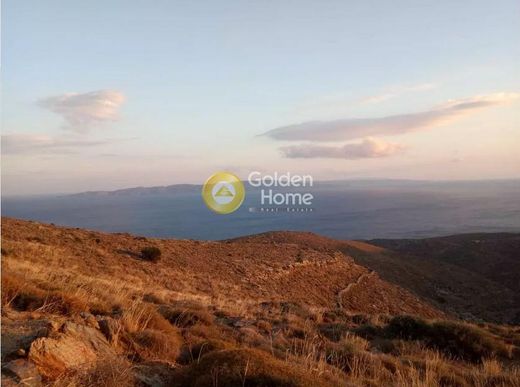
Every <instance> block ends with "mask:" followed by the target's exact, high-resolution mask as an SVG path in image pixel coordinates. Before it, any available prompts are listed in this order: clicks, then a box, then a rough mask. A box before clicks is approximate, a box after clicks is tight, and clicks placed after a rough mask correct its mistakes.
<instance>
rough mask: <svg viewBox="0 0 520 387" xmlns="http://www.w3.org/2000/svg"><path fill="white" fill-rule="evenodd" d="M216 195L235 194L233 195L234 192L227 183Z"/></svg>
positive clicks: (227, 195)
mask: <svg viewBox="0 0 520 387" xmlns="http://www.w3.org/2000/svg"><path fill="white" fill-rule="evenodd" d="M215 196H226V197H233V196H235V195H233V193H232V192H231V191H230V190H229V188H227V187H226V186H225V185H223V186H222V187H220V189H219V190H218V191H217V193H216V194H215Z"/></svg>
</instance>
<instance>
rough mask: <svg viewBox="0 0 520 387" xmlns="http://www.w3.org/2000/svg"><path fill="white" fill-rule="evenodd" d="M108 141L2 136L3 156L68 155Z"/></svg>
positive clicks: (43, 135)
mask: <svg viewBox="0 0 520 387" xmlns="http://www.w3.org/2000/svg"><path fill="white" fill-rule="evenodd" d="M109 142H110V140H97V141H87V140H84V139H78V138H74V137H67V138H55V137H51V136H48V135H46V134H4V135H2V153H3V154H6V155H7V154H21V153H33V154H34V153H36V154H37V153H70V152H72V151H73V150H74V149H77V148H84V147H92V146H97V145H103V144H107V143H109Z"/></svg>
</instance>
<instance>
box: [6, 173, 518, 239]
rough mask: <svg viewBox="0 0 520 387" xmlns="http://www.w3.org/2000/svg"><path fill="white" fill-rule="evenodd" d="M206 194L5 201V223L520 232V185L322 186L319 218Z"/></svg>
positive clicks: (350, 234)
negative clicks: (220, 207) (224, 205)
mask: <svg viewBox="0 0 520 387" xmlns="http://www.w3.org/2000/svg"><path fill="white" fill-rule="evenodd" d="M200 189H201V187H200V186H196V185H176V186H170V187H159V188H136V189H127V190H121V191H113V192H92V193H83V194H76V195H60V196H42V197H3V198H2V216H9V217H15V218H21V219H30V220H37V221H41V222H46V223H54V224H56V225H63V226H70V227H81V228H87V229H92V230H100V231H108V232H129V233H133V234H139V235H144V236H153V237H161V238H182V239H225V238H232V237H237V236H242V235H247V234H255V233H260V232H265V231H272V230H300V231H312V232H315V233H319V234H322V235H327V236H330V237H333V238H340V239H372V238H422V237H432V236H441V235H449V234H459V233H472V232H520V180H496V181H469V182H468V181H465V182H461V181H458V182H457V181H456V182H430V181H405V180H359V181H336V182H317V183H315V184H314V187H312V188H309V189H304V190H303V191H302V192H310V193H312V194H313V196H314V201H313V205H312V208H313V211H312V212H305V213H287V212H281V213H280V212H279V213H262V212H258V211H257V212H251V210H250V208H251V207H255V208H256V207H260V199H259V196H260V193H259V191H258V189H254V188H252V187H247V195H246V200H245V202H244V204H243V205H242V207H241V208H240V209H239V210H237V211H236V212H234V213H232V214H229V215H218V214H214V213H213V212H211V211H210V210H209V209H208V208H207V207H206V206H205V205H204V203H203V201H202V198H201V194H200Z"/></svg>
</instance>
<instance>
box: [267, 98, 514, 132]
mask: <svg viewBox="0 0 520 387" xmlns="http://www.w3.org/2000/svg"><path fill="white" fill-rule="evenodd" d="M519 97H520V94H519V93H496V94H489V95H484V96H475V97H471V98H467V99H460V100H450V101H448V102H447V103H445V104H443V105H441V106H437V107H435V108H433V109H431V110H427V111H423V112H420V113H409V114H401V115H394V116H387V117H380V118H347V119H341V120H335V121H309V122H304V123H301V124H294V125H288V126H283V127H279V128H276V129H272V130H270V131H268V132H266V133H264V134H263V135H265V136H268V137H271V138H273V139H276V140H301V141H345V140H352V139H357V138H363V137H367V136H374V135H395V134H401V133H407V132H413V131H417V130H424V129H428V128H430V127H432V126H435V125H439V124H443V123H446V122H449V121H451V120H454V119H457V118H460V117H462V116H464V115H468V114H471V113H474V112H476V111H478V110H481V109H483V108H486V107H491V106H496V105H500V104H504V103H507V102H510V101H513V100H515V99H518V98H519Z"/></svg>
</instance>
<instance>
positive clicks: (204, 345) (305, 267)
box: [2, 218, 520, 386]
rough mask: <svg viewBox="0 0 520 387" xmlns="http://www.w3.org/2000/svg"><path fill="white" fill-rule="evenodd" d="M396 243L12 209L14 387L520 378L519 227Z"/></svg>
mask: <svg viewBox="0 0 520 387" xmlns="http://www.w3.org/2000/svg"><path fill="white" fill-rule="evenodd" d="M488 237H489V238H488ZM486 238H488V240H493V241H494V242H486V244H485V245H482V244H480V243H479V244H478V246H479V249H481V248H482V249H483V250H482V251H481V253H480V254H478V250H475V249H473V246H474V243H473V244H472V243H470V242H467V241H470V240H479V241H480V240H484V239H486ZM455 242H456V243H455ZM393 243H397V242H392V241H384V240H378V241H373V242H361V241H340V240H334V239H329V238H325V237H321V236H318V235H315V234H311V233H303V232H273V233H265V234H259V235H253V236H249V237H242V238H236V239H231V240H224V241H197V240H181V239H176V240H173V239H155V238H149V237H141V236H134V235H130V234H126V233H125V234H121V233H117V234H108V233H102V232H95V231H89V230H84V229H75V228H62V227H56V226H54V225H49V224H42V223H37V222H31V221H22V220H17V219H11V218H3V219H2V364H3V366H2V382H3V385H7V386H9V385H41V384H44V385H55V386H83V385H98V386H124V385H128V386H133V385H136V386H137V385H139V386H143V385H144V386H161V385H164V386H359V385H371V386H378V385H384V386H392V385H394V386H402V385H410V386H435V385H446V386H466V385H468V386H469V385H479V386H480V385H482V386H483V385H490V386H514V385H520V383H519V377H520V371H519V368H518V367H519V365H520V327H518V325H515V324H517V322H518V321H517V318H518V298H516V297H515V295H516V294H517V291H516V290H517V289H516V287H515V286H517V285H518V283H517V282H515V280H514V279H515V275H518V271H517V268H518V266H515V265H517V262H518V260H515V258H516V256H515V254H516V251H518V250H515V249H516V246H517V245H516V243H518V236H517V235H516V236H515V235H501V236H499V235H488V236H479V237H478V238H477V237H476V236H461V237H459V239H455V240H453V241H452V240H450V239H449V238H448V239H447V240H445V239H442V238H441V239H439V240H434V241H429V240H422V241H421V242H413V240H408V241H404V240H403V241H402V243H401V244H397V245H395V244H393ZM421 243H422V244H421ZM444 245H446V248H445V249H440V246H444ZM454 245H456V247H453V246H454ZM498 245H500V246H498ZM493 246H495V247H493ZM448 247H450V248H451V249H452V250H450V249H449V248H448ZM468 249H469V250H468ZM146 251H158V252H160V257H159V256H155V255H153V254H145V252H146ZM458 251H463V252H467V255H464V257H460V254H459V253H458ZM470 251H471V252H470ZM488 251H489V252H490V253H493V254H495V255H493V257H494V259H495V258H496V259H497V260H496V261H495V263H494V264H493V265H491V264H490V263H489V262H488V261H487V260H486V254H485V253H487V252H488ZM457 257H458V259H455V258H457ZM419 263H420V264H419ZM506 264H507V265H510V266H509V267H510V269H509V270H507V269H505V268H504V267H503V265H506ZM477 266H478V267H477ZM486 270H488V271H489V270H491V271H493V274H492V275H487V274H486V273H487V272H486ZM448 274H451V276H448ZM463 279H465V281H466V282H469V284H468V285H467V286H466V284H463V285H461V286H459V285H457V284H458V283H459V281H462V280H463ZM475 287H477V288H475ZM479 292H480V293H479ZM493 292H495V293H493ZM482 293H485V294H486V296H484V295H482ZM468 297H472V298H468ZM479 297H480V298H479ZM486 297H494V298H495V299H496V305H495V306H494V307H492V303H491V302H489V301H488V298H486ZM497 298H500V299H497ZM479 300H482V301H479ZM498 323H501V324H502V325H499V324H498ZM506 323H507V324H508V325H506Z"/></svg>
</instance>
